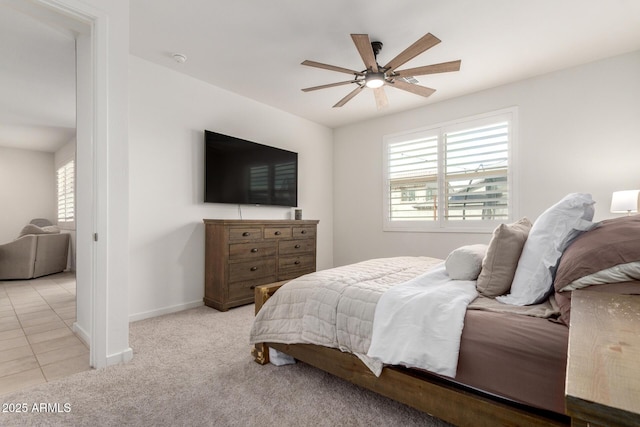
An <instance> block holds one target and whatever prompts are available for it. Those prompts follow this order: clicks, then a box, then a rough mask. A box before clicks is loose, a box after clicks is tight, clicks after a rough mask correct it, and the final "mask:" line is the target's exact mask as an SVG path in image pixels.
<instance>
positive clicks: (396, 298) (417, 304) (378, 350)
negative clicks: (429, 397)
mask: <svg viewBox="0 0 640 427" xmlns="http://www.w3.org/2000/svg"><path fill="white" fill-rule="evenodd" d="M477 296H478V292H477V291H476V282H475V281H472V280H452V279H451V278H449V275H448V274H447V272H446V270H445V266H444V263H442V264H439V265H437V266H435V267H434V268H433V269H432V270H430V271H429V272H427V273H425V274H423V275H421V276H418V277H416V278H415V279H412V280H410V281H408V282H406V283H404V284H401V285H398V286H396V287H394V288H392V289H389V290H388V291H387V292H385V293H384V294H383V295H382V297H381V298H380V300H379V301H378V305H377V307H376V311H375V316H374V320H373V336H372V338H371V346H370V347H369V351H368V352H367V355H368V356H369V357H372V358H374V359H376V360H380V361H382V362H383V363H386V364H391V365H403V366H407V367H410V368H420V369H426V370H428V371H431V372H435V373H438V374H442V375H447V376H450V377H455V376H456V369H457V366H458V353H459V350H460V336H461V334H462V327H463V326H464V316H465V313H466V310H467V306H468V305H469V303H470V302H471V301H473V300H474V299H475V298H476V297H477Z"/></svg>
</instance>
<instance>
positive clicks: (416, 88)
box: [387, 80, 436, 97]
mask: <svg viewBox="0 0 640 427" xmlns="http://www.w3.org/2000/svg"><path fill="white" fill-rule="evenodd" d="M387 84H388V85H391V86H393V87H395V88H398V89H402V90H406V91H407V92H411V93H415V94H416V95H421V96H425V97H426V96H430V95H431V94H432V93H433V92H435V91H436V90H435V89H431V88H430V87H426V86H420V85H414V84H412V83H407V82H405V81H403V80H394V81H392V82H387Z"/></svg>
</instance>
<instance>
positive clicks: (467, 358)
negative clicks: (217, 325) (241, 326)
mask: <svg viewBox="0 0 640 427" xmlns="http://www.w3.org/2000/svg"><path fill="white" fill-rule="evenodd" d="M587 196H588V195H583V194H573V195H568V196H567V197H565V198H564V199H563V200H561V201H560V202H559V203H558V204H556V205H554V206H552V207H551V208H550V209H548V210H547V211H545V213H543V214H542V215H541V216H540V217H539V218H538V220H536V223H535V224H531V223H530V222H529V221H528V220H526V219H522V220H520V221H518V222H516V223H513V224H503V225H501V226H499V227H498V228H496V230H495V231H494V234H493V236H492V239H491V241H490V242H489V244H488V245H485V246H484V248H483V247H482V246H483V245H473V246H469V247H462V248H459V249H457V250H455V251H452V253H451V254H450V255H449V257H447V259H446V260H438V259H434V258H428V257H394V258H384V259H374V260H367V261H363V262H361V263H357V264H352V265H349V266H342V267H338V268H334V269H330V270H324V271H319V272H316V273H312V274H309V275H306V276H303V277H300V278H298V279H294V280H292V281H290V282H287V283H283V282H280V283H276V284H271V285H264V286H261V287H258V288H256V313H257V316H256V319H255V321H254V324H253V327H252V332H251V343H252V344H254V346H255V347H254V350H253V355H254V357H255V359H256V361H257V362H259V363H267V362H268V361H269V358H270V355H271V356H272V357H273V356H275V357H276V358H278V359H279V358H281V357H285V359H286V355H288V356H290V357H293V358H294V359H296V360H299V361H302V362H305V363H308V364H310V365H313V366H316V367H318V368H320V369H323V370H325V371H327V372H330V373H332V374H334V375H337V376H339V377H341V378H344V379H346V380H348V381H350V382H353V383H355V384H358V385H360V386H363V387H365V388H368V389H371V390H373V391H376V392H378V393H380V394H382V395H385V396H387V397H390V398H392V399H394V400H398V401H400V402H403V403H405V404H408V405H410V406H412V407H415V408H417V409H419V410H422V411H425V412H427V413H430V414H431V415H434V416H436V417H438V418H441V419H443V420H445V421H448V422H451V423H453V424H456V425H469V424H473V425H496V424H502V425H568V424H569V422H570V419H569V417H568V416H567V415H566V413H565V407H564V384H565V371H566V363H567V342H568V335H569V325H570V301H571V300H570V296H571V292H572V291H574V290H576V289H586V290H594V291H605V292H619V293H630V294H640V281H638V280H640V216H634V217H625V218H617V219H613V220H606V221H602V222H599V223H593V222H591V219H592V217H593V207H592V205H593V202H592V201H591V200H590V196H588V197H587ZM559 222H561V223H562V224H560V225H559V224H558V223H559ZM549 230H553V231H552V232H549ZM518 248H519V250H518ZM530 260H535V261H536V262H537V265H535V263H533V262H531V261H530ZM540 265H542V268H541V267H540ZM518 270H521V271H520V273H518ZM443 271H444V274H445V275H446V276H450V278H451V280H452V282H446V283H445V285H444V286H443V288H446V289H447V291H448V292H451V288H452V286H453V285H456V286H460V290H459V291H458V290H456V292H457V293H458V292H459V293H461V294H464V295H467V296H468V297H465V298H466V299H467V300H469V301H464V302H463V303H462V306H463V309H462V312H461V314H459V316H460V322H461V323H462V325H463V326H461V327H460V329H461V330H460V331H459V332H458V337H457V338H456V339H457V341H456V340H453V341H456V342H455V343H454V344H453V345H452V347H453V348H454V349H455V351H456V358H455V359H454V360H453V362H451V363H453V371H451V370H450V366H445V367H441V366H440V365H439V364H438V363H439V361H438V363H435V364H432V365H430V364H429V363H434V362H432V361H430V360H429V361H428V362H427V364H426V365H422V364H420V363H415V362H413V359H410V358H409V359H406V358H405V359H398V360H401V361H402V362H401V363H393V360H395V359H388V360H391V361H392V362H388V361H385V360H386V359H385V357H389V356H388V355H386V354H384V353H385V343H382V344H380V341H379V340H378V338H377V337H378V336H380V333H379V330H380V324H381V321H380V320H377V319H380V318H381V316H380V313H381V312H382V313H388V312H384V311H381V310H382V309H381V308H380V307H382V306H388V305H389V303H388V301H389V297H388V295H390V294H393V293H398V292H400V291H398V290H399V289H402V292H400V293H401V294H402V295H404V296H406V295H407V292H413V290H411V289H412V286H413V287H414V288H415V286H414V285H415V283H418V282H419V283H420V286H423V283H424V280H425V279H424V278H425V277H426V280H427V281H428V282H429V283H431V282H433V281H434V277H436V275H437V274H440V275H442V274H443V273H442V272H443ZM453 277H455V279H453ZM417 278H421V279H420V280H419V281H418V282H417V281H416V280H417ZM436 281H437V280H436ZM505 281H506V282H508V283H506V284H505ZM469 283H471V284H472V285H469ZM452 284H453V285H452ZM429 286H431V285H429ZM471 287H473V291H471ZM321 289H323V290H321ZM407 289H409V291H407ZM434 295H435V294H434ZM450 295H451V294H449V296H447V297H445V298H450ZM432 298H437V296H433V295H429V296H428V297H427V300H422V301H421V302H419V306H420V307H424V306H425V301H428V300H431V299H432ZM405 299H406V300H413V299H415V294H411V293H410V294H409V297H408V298H405ZM527 302H528V303H527ZM391 306H393V304H391ZM436 306H440V307H442V306H443V303H442V302H438V303H437V304H436ZM400 307H401V308H400V309H399V312H400V313H401V315H400V317H399V318H400V321H401V322H402V321H403V320H402V319H403V317H402V316H404V315H405V314H406V313H407V312H409V313H411V310H410V309H407V306H406V305H402V306H400ZM457 310H459V309H458V308H451V307H449V306H447V309H446V310H441V312H447V313H449V312H456V311H457ZM426 311H428V310H426ZM411 316H413V314H411ZM393 317H394V316H393V315H388V314H385V316H384V318H385V319H390V318H393ZM436 317H439V312H437V311H436V312H433V313H428V314H427V318H428V319H429V320H430V321H434V322H436V319H435V318H436ZM404 321H405V322H406V321H407V319H406V318H405V319H404ZM423 322H424V319H422V318H421V319H420V320H416V322H413V323H419V324H423ZM444 322H445V324H448V325H455V324H456V322H457V320H455V319H453V320H452V318H446V319H445V320H444ZM410 323H411V322H410ZM400 324H402V323H400ZM389 327H391V328H392V329H391V330H404V329H402V328H400V329H398V326H397V324H396V325H395V326H394V325H393V324H392V325H391V326H389ZM393 328H396V329H393ZM439 328H441V327H438V328H437V329H439ZM406 329H411V327H407V328H406ZM427 329H428V328H427ZM452 329H456V327H453V328H452ZM454 332H455V331H454ZM403 334H404V332H403ZM434 334H435V335H434V336H435V337H436V338H435V339H436V341H433V338H432V337H431V336H430V335H429V339H428V340H427V341H429V342H437V345H432V346H431V347H432V348H435V349H436V350H438V349H441V348H442V346H444V347H446V346H447V345H449V344H448V341H451V339H450V338H449V337H448V336H447V337H446V338H445V339H444V340H442V342H443V343H444V344H442V343H440V341H437V339H439V338H438V333H437V331H436V332H434ZM455 335H456V334H455V333H453V336H455ZM409 336H410V335H409ZM403 337H404V335H403ZM392 338H393V337H392ZM402 339H404V340H405V341H407V342H414V341H416V340H415V339H411V338H402ZM418 341H419V340H418ZM421 345H422V343H421ZM386 347H389V348H392V349H394V351H395V349H396V348H397V347H399V346H398V345H397V344H393V345H387V346H386ZM424 347H426V348H427V350H426V352H427V353H428V352H429V351H430V350H429V348H428V347H429V346H424ZM376 348H381V349H382V350H381V351H380V354H381V356H380V357H382V360H378V359H377V358H376V357H370V356H371V353H372V352H371V351H370V350H371V349H374V351H373V353H374V355H375V354H376V352H375V349H376ZM274 351H275V352H274ZM412 351H413V350H412ZM392 353H393V352H392ZM435 353H438V351H435ZM445 353H446V351H445ZM283 355H284V356H283ZM393 356H394V355H392V356H391V357H393ZM438 356H439V355H438V354H436V359H437V358H438ZM371 359H373V361H372V360H371ZM407 361H409V363H406V362H407ZM451 363H449V365H451ZM425 366H426V368H425Z"/></svg>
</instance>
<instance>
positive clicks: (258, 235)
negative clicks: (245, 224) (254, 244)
mask: <svg viewBox="0 0 640 427" xmlns="http://www.w3.org/2000/svg"><path fill="white" fill-rule="evenodd" d="M241 240H262V229H261V228H229V241H231V242H237V241H241Z"/></svg>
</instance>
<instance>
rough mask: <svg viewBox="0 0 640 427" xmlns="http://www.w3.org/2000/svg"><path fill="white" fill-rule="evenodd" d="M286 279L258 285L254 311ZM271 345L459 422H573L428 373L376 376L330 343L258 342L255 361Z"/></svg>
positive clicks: (394, 370) (390, 371) (388, 370)
mask: <svg viewBox="0 0 640 427" xmlns="http://www.w3.org/2000/svg"><path fill="white" fill-rule="evenodd" d="M285 283H286V281H283V282H276V283H272V284H268V285H262V286H256V288H255V304H256V306H255V310H256V313H258V311H260V308H262V305H263V304H264V303H265V301H267V300H268V299H269V298H270V297H271V296H272V295H273V294H274V293H275V292H276V291H277V290H278V289H279V288H280V287H281V286H282V285H284V284H285ZM269 347H271V348H274V349H276V350H279V351H281V352H283V353H286V354H288V355H290V356H292V357H294V358H295V359H297V360H299V361H301V362H304V363H307V364H309V365H311V366H314V367H316V368H319V369H321V370H323V371H325V372H328V373H330V374H333V375H335V376H337V377H340V378H342V379H345V380H347V381H349V382H351V383H353V384H356V385H359V386H361V387H364V388H366V389H368V390H371V391H374V392H376V393H378V394H381V395H383V396H386V397H388V398H391V399H393V400H395V401H398V402H401V403H404V404H406V405H409V406H411V407H413V408H416V409H418V410H420V411H423V412H426V413H428V414H430V415H432V416H434V417H437V418H440V419H441V420H444V421H447V422H449V423H452V424H455V425H473V426H488V427H489V426H491V427H493V426H496V425H503V426H525V425H526V426H568V425H570V418H569V417H568V416H564V415H560V414H557V413H555V412H552V411H545V410H541V409H538V408H534V407H531V406H527V405H524V404H521V403H518V402H515V401H511V400H508V399H505V398H502V397H499V396H495V395H492V394H489V393H485V392H483V391H481V390H477V389H473V388H471V387H468V386H464V385H461V384H458V383H456V382H454V381H451V380H447V379H445V378H443V377H440V376H437V375H433V374H430V373H428V372H424V371H419V370H415V369H408V368H403V367H385V368H384V369H383V370H382V374H381V375H380V376H379V377H376V376H375V375H374V374H373V373H372V372H371V371H370V370H369V369H368V368H367V367H366V366H365V365H364V364H363V363H362V362H361V361H360V359H358V358H357V357H356V356H354V355H352V354H350V353H343V352H341V351H340V350H337V349H333V348H328V347H322V346H316V345H311V344H277V343H261V344H256V345H255V347H254V348H253V350H252V351H251V354H252V355H253V356H254V359H255V361H256V362H257V363H260V364H266V363H269Z"/></svg>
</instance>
